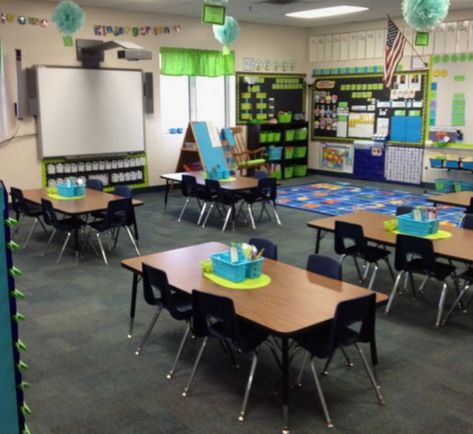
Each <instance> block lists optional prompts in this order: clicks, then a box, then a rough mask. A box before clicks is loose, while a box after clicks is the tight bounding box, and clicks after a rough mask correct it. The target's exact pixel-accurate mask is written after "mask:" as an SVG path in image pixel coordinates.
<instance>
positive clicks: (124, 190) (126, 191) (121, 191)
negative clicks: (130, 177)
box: [113, 185, 133, 199]
mask: <svg viewBox="0 0 473 434" xmlns="http://www.w3.org/2000/svg"><path fill="white" fill-rule="evenodd" d="M113 194H115V195H116V196H121V197H125V198H128V199H131V198H132V197H133V191H132V189H131V188H130V187H128V185H117V186H116V187H115V188H114V190H113Z"/></svg>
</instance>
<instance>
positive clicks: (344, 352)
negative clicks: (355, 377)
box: [340, 347, 355, 368]
mask: <svg viewBox="0 0 473 434" xmlns="http://www.w3.org/2000/svg"><path fill="white" fill-rule="evenodd" d="M340 351H341V352H342V354H343V357H345V360H346V362H347V366H348V367H349V368H353V366H355V365H354V364H353V362H352V361H351V360H350V357H348V354H347V352H346V351H345V348H343V347H340Z"/></svg>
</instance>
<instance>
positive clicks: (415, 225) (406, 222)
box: [397, 213, 439, 237]
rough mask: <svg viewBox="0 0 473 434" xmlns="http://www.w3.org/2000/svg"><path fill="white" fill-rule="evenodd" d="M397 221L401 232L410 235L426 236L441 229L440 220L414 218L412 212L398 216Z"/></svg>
mask: <svg viewBox="0 0 473 434" xmlns="http://www.w3.org/2000/svg"><path fill="white" fill-rule="evenodd" d="M397 222H398V230H399V232H402V233H403V234H408V235H417V236H420V237H425V236H426V235H431V234H435V233H437V232H438V230H439V220H423V221H419V220H414V217H413V215H412V213H409V214H403V215H400V216H398V217H397Z"/></svg>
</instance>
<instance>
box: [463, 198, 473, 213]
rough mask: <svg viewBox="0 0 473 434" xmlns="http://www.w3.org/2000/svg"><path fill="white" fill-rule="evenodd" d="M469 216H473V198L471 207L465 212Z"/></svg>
mask: <svg viewBox="0 0 473 434" xmlns="http://www.w3.org/2000/svg"><path fill="white" fill-rule="evenodd" d="M465 213H467V214H473V197H472V198H471V199H470V206H469V207H468V208H467V209H466V210H465Z"/></svg>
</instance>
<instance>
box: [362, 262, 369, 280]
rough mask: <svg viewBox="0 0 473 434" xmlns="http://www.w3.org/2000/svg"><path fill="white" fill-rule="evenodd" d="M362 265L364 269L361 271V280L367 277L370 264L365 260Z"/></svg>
mask: <svg viewBox="0 0 473 434" xmlns="http://www.w3.org/2000/svg"><path fill="white" fill-rule="evenodd" d="M364 267H365V270H364V271H363V277H362V282H365V281H366V279H367V278H368V274H369V272H370V268H371V264H370V263H369V262H366V263H365V265H364Z"/></svg>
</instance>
